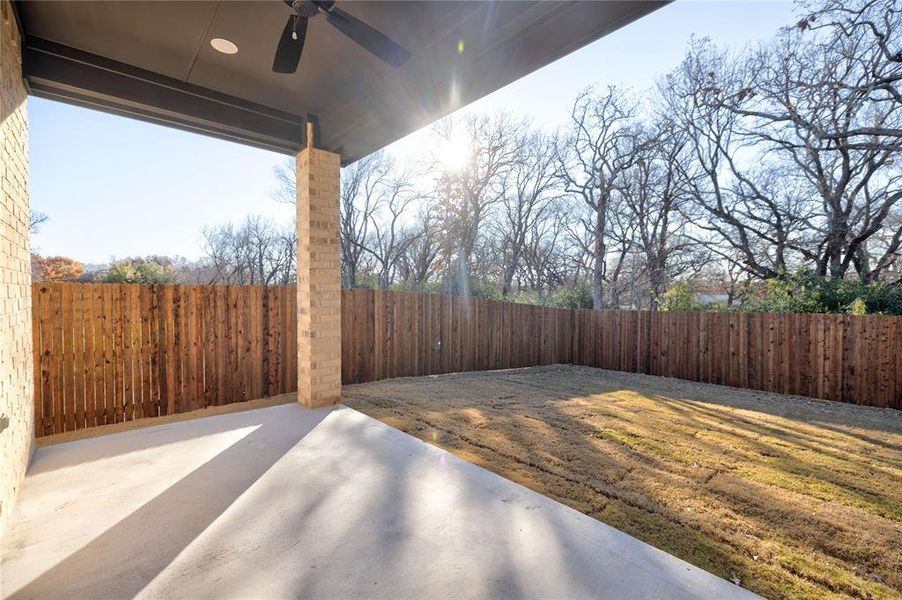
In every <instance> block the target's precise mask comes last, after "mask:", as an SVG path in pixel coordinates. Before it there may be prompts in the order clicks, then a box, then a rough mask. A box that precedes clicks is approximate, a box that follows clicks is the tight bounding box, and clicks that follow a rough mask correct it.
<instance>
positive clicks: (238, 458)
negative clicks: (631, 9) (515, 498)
mask: <svg viewBox="0 0 902 600" xmlns="http://www.w3.org/2000/svg"><path fill="white" fill-rule="evenodd" d="M264 410H266V409H264ZM255 412H256V411H255ZM306 412H307V413H308V418H306V419H304V420H302V421H298V420H296V419H295V420H292V421H291V424H290V426H291V430H290V431H288V432H286V427H288V426H289V425H288V424H286V423H283V422H280V421H278V420H273V419H266V418H259V419H256V418H253V417H255V416H256V415H252V413H251V412H248V413H241V414H236V415H223V416H221V417H214V418H212V419H207V420H205V421H202V420H198V421H192V422H188V423H182V424H179V425H180V426H177V427H175V426H164V427H167V428H170V429H171V431H169V432H160V431H159V430H158V431H156V433H157V435H156V436H154V435H153V434H154V431H153V430H152V429H147V430H142V431H140V432H129V434H132V435H124V436H123V437H122V440H121V444H122V451H126V450H125V449H126V448H131V449H132V450H134V449H139V448H142V449H144V448H149V447H157V446H160V445H161V443H163V441H165V443H173V442H175V441H178V440H179V439H180V438H184V439H187V438H190V437H195V436H197V435H209V434H212V433H215V432H220V431H227V430H229V429H233V428H234V427H235V423H236V422H241V423H242V425H255V426H256V429H254V430H253V431H252V432H251V433H250V434H248V435H247V436H245V437H243V438H242V439H240V440H238V441H237V442H235V443H234V444H232V445H231V446H229V447H228V448H226V449H225V450H223V451H221V452H220V453H218V454H217V455H216V456H215V457H213V458H212V459H211V460H209V461H207V462H206V463H204V464H203V465H201V466H200V467H198V468H197V469H195V470H194V471H192V472H191V473H190V474H188V475H187V476H185V477H183V478H182V479H180V480H179V481H177V482H176V483H175V484H173V485H172V486H170V487H169V488H168V489H166V490H165V491H164V492H163V493H161V494H159V495H157V496H156V497H154V498H153V499H152V500H150V501H149V502H147V503H145V504H144V505H142V506H141V507H140V508H138V509H137V510H135V511H134V512H132V513H130V514H129V515H128V517H126V518H125V519H122V520H121V521H119V522H118V523H116V524H115V525H113V526H112V527H111V528H109V529H107V530H106V531H104V532H103V533H102V534H101V535H100V536H98V537H96V538H95V539H93V540H92V541H90V542H89V543H88V544H87V545H85V546H84V547H82V548H80V549H79V550H77V551H75V552H74V553H72V554H70V555H69V556H68V557H67V558H65V559H64V560H63V561H62V562H60V563H58V564H56V565H55V566H53V567H52V568H50V569H49V570H48V571H46V572H44V573H42V574H41V576H40V577H38V578H37V579H35V580H34V581H32V582H30V583H28V584H27V585H25V586H24V587H23V588H21V589H19V590H18V591H17V592H15V593H14V594H13V595H12V596H10V598H59V597H73V598H85V597H95V598H96V597H101V598H131V597H134V596H135V595H136V594H138V592H140V591H141V590H142V589H143V588H144V587H145V586H146V585H147V584H148V583H149V582H151V581H152V580H153V579H154V578H155V577H156V576H157V575H159V574H160V573H161V572H162V571H163V570H164V569H165V568H166V567H167V566H168V565H169V564H170V563H171V562H172V561H173V559H175V557H176V556H178V554H179V553H180V552H182V551H183V550H184V549H185V548H186V547H188V545H189V544H191V543H192V542H193V541H194V540H195V539H196V538H197V537H198V536H199V535H200V534H201V533H202V532H203V531H204V530H205V529H206V528H207V527H208V526H209V525H210V524H211V523H213V522H214V521H215V520H216V519H217V518H218V517H219V516H220V515H222V514H223V513H224V512H225V511H226V509H228V508H229V506H231V505H232V503H233V502H234V501H235V500H236V499H237V498H239V497H240V496H241V495H242V494H244V493H245V491H247V490H248V489H249V488H250V487H251V486H252V485H253V484H254V483H255V482H256V481H257V480H258V479H259V478H260V477H261V476H262V475H263V474H264V473H266V471H267V470H269V469H270V468H271V467H272V466H273V465H274V464H276V463H277V462H278V461H279V460H280V459H281V458H282V457H283V456H284V455H285V454H286V453H287V452H288V451H289V450H290V449H291V448H292V447H294V446H295V445H296V444H297V443H298V442H300V441H301V440H302V439H303V438H304V437H305V436H306V435H307V434H308V433H310V432H311V431H312V430H313V429H314V428H315V427H316V426H317V425H318V424H319V423H320V422H321V421H322V420H323V419H325V418H326V416H327V415H328V414H329V413H330V411H328V410H320V411H306ZM263 414H264V413H261V414H260V415H259V416H260V417H262V416H263ZM249 417H250V418H249ZM211 421H212V422H211ZM155 429H156V428H155ZM135 433H139V434H140V435H139V436H138V437H137V438H136V437H135V436H134V435H133V434H135ZM160 434H162V437H161V435H160ZM100 439H102V438H96V439H93V440H85V441H84V442H75V443H77V444H81V443H84V444H86V445H87V446H89V447H90V446H91V443H93V445H94V446H95V447H96V450H94V449H91V450H89V452H88V456H89V458H88V460H90V457H91V456H93V454H92V452H97V453H98V456H96V457H95V458H102V457H103V456H104V455H108V454H107V453H106V452H103V449H104V447H105V446H107V445H106V444H99V443H97V442H98V441H99V440H100ZM105 441H108V440H105ZM130 442H136V443H134V444H133V443H130ZM117 445H118V441H114V444H113V446H114V447H113V449H112V452H113V453H115V452H116V449H115V448H116V447H117ZM59 448H60V449H61V450H64V448H63V447H62V446H60V447H59ZM59 454H60V456H59V458H58V459H57V460H55V461H54V460H52V459H53V457H50V459H48V461H47V463H48V464H46V465H41V464H38V465H37V466H38V470H39V471H44V470H47V469H48V468H51V469H52V468H60V466H61V465H65V466H71V465H70V464H67V463H66V460H65V457H64V455H65V452H62V451H60V452H59ZM70 455H71V453H70ZM77 462H83V461H81V460H79V461H77ZM39 463H40V461H39Z"/></svg>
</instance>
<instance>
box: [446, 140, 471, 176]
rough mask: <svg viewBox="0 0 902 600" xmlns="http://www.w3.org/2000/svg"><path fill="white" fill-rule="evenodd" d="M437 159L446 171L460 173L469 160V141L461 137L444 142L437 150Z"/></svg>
mask: <svg viewBox="0 0 902 600" xmlns="http://www.w3.org/2000/svg"><path fill="white" fill-rule="evenodd" d="M438 159H439V161H440V162H441V163H442V167H444V169H445V170H446V171H460V170H461V169H463V168H464V167H465V166H467V161H468V160H469V159H470V143H469V140H467V139H465V138H461V137H453V138H451V139H447V140H445V141H444V143H443V144H442V146H441V147H440V148H439V150H438Z"/></svg>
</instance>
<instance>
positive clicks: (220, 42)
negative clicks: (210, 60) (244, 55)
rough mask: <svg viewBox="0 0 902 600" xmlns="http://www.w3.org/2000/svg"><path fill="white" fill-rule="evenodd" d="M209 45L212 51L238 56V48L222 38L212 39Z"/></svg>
mask: <svg viewBox="0 0 902 600" xmlns="http://www.w3.org/2000/svg"><path fill="white" fill-rule="evenodd" d="M210 45H211V46H213V49H214V50H216V51H217V52H222V53H223V54H238V46H236V45H235V44H233V43H232V42H230V41H229V40H226V39H223V38H213V39H212V40H210Z"/></svg>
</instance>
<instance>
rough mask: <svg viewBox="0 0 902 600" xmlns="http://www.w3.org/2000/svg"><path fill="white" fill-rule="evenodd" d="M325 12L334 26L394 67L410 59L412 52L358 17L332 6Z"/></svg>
mask: <svg viewBox="0 0 902 600" xmlns="http://www.w3.org/2000/svg"><path fill="white" fill-rule="evenodd" d="M324 12H325V13H326V19H327V20H328V21H329V23H331V24H332V26H333V27H335V28H336V29H338V30H339V31H340V32H342V33H343V34H345V35H346V36H348V37H349V38H351V39H352V40H354V41H355V42H357V43H358V44H360V45H361V46H363V47H364V48H366V49H367V50H369V51H370V52H372V53H373V54H375V55H376V56H378V57H379V58H381V59H382V60H384V61H385V62H387V63H388V64H390V65H392V66H393V67H400V66H402V65H403V64H404V63H406V62H407V61H408V60H410V52H408V51H407V50H405V49H404V48H402V47H401V46H400V45H399V44H398V43H397V42H395V41H394V40H392V39H391V38H390V37H388V36H387V35H385V34H384V33H382V32H381V31H379V30H378V29H374V28H372V27H370V26H369V25H367V24H366V23H364V22H363V21H361V20H360V19H358V18H357V17H355V16H353V15H350V14H348V13H346V12H345V11H343V10H341V9H340V8H330V9H328V10H325V11H324Z"/></svg>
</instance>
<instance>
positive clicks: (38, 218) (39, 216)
mask: <svg viewBox="0 0 902 600" xmlns="http://www.w3.org/2000/svg"><path fill="white" fill-rule="evenodd" d="M49 220H50V217H49V216H47V213H43V212H41V211H39V210H34V209H32V211H31V212H30V213H29V214H28V231H30V232H31V233H32V235H34V234H35V233H37V232H38V231H40V229H41V225H43V224H44V223H46V222H47V221H49Z"/></svg>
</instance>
